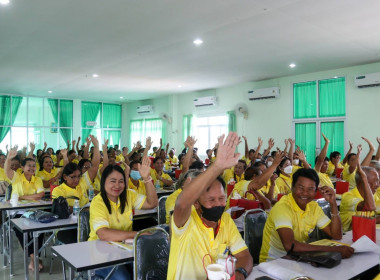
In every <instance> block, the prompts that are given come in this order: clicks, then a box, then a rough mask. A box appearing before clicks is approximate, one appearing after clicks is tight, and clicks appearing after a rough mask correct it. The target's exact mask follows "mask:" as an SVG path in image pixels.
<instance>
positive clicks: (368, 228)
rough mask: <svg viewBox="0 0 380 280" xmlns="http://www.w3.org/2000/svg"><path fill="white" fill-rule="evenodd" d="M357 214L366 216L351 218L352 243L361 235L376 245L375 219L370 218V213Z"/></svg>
mask: <svg viewBox="0 0 380 280" xmlns="http://www.w3.org/2000/svg"><path fill="white" fill-rule="evenodd" d="M357 214H363V215H365V214H367V215H368V217H366V216H355V215H354V216H352V223H351V225H352V241H353V242H355V241H356V240H358V239H359V238H360V237H362V236H363V235H367V236H368V238H369V239H371V240H372V241H373V242H375V243H376V219H375V218H373V217H370V212H363V213H360V212H358V213H357Z"/></svg>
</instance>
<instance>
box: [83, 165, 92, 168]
mask: <svg viewBox="0 0 380 280" xmlns="http://www.w3.org/2000/svg"><path fill="white" fill-rule="evenodd" d="M83 168H91V165H83Z"/></svg>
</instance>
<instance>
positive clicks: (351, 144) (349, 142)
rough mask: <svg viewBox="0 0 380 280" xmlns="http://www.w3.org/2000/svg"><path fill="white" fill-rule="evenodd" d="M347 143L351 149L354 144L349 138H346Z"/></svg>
mask: <svg viewBox="0 0 380 280" xmlns="http://www.w3.org/2000/svg"><path fill="white" fill-rule="evenodd" d="M348 144H349V145H350V149H352V147H353V145H354V144H353V143H352V142H351V141H350V140H348Z"/></svg>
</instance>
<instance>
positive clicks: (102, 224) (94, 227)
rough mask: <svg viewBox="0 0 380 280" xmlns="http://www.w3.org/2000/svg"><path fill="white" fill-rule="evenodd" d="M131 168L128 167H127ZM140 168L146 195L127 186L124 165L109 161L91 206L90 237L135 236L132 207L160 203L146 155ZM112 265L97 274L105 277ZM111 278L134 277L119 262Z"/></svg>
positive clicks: (148, 206) (120, 239)
mask: <svg viewBox="0 0 380 280" xmlns="http://www.w3.org/2000/svg"><path fill="white" fill-rule="evenodd" d="M126 168H128V167H126ZM138 171H139V173H140V174H141V177H142V179H143V181H144V183H145V186H146V193H147V196H146V197H145V196H143V195H141V194H138V193H136V192H135V191H133V190H130V189H127V179H128V177H127V176H126V175H125V173H124V171H123V169H122V168H121V167H120V166H117V165H113V166H112V165H110V166H107V167H106V168H105V169H104V172H103V175H102V179H101V181H100V194H98V195H97V196H96V197H95V198H94V200H93V201H92V203H91V206H90V227H91V232H90V238H89V240H97V239H100V240H104V241H119V242H120V241H124V240H127V239H133V238H134V237H135V235H136V233H137V232H136V231H132V223H133V220H132V219H133V215H132V210H133V209H152V208H154V207H156V206H157V204H158V199H157V194H156V191H155V189H154V186H153V184H152V178H151V177H150V176H149V173H150V159H149V158H148V157H147V156H145V157H144V158H143V160H142V164H138ZM111 269H112V267H111V268H105V269H100V270H96V271H95V274H96V275H98V276H101V277H105V276H106V275H107V274H108V273H109V272H110V271H111ZM111 279H132V278H131V275H130V274H129V273H128V270H127V269H126V267H125V266H119V268H118V269H117V270H116V271H115V272H114V274H113V275H112V277H111Z"/></svg>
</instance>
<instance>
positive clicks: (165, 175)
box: [150, 168, 172, 188]
mask: <svg viewBox="0 0 380 280" xmlns="http://www.w3.org/2000/svg"><path fill="white" fill-rule="evenodd" d="M150 176H151V177H152V179H153V184H154V185H155V186H156V182H157V177H158V176H157V171H156V169H154V168H151V169H150ZM161 177H162V178H164V179H166V180H170V181H172V178H171V177H170V176H169V175H168V174H166V173H164V172H162V175H161ZM158 182H159V183H160V188H163V186H164V183H163V182H162V181H160V180H158Z"/></svg>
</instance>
